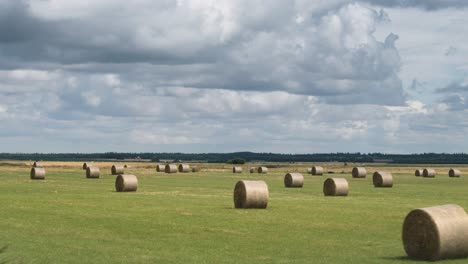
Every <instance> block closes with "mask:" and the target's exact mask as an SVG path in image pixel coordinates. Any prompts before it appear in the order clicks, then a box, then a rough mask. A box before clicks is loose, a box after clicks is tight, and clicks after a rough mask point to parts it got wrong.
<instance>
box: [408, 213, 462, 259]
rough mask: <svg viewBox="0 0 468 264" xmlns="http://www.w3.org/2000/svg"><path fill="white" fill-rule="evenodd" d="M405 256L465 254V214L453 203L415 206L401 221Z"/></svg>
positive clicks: (451, 255)
mask: <svg viewBox="0 0 468 264" xmlns="http://www.w3.org/2000/svg"><path fill="white" fill-rule="evenodd" d="M402 239H403V246H404V248H405V251H406V254H407V255H408V257H410V258H413V259H417V260H430V261H435V260H440V259H447V258H466V257H468V216H467V215H466V212H465V210H463V208H461V207H460V206H458V205H455V204H446V205H440V206H433V207H426V208H418V209H414V210H412V211H411V212H409V214H408V215H407V216H406V218H405V221H404V223H403V233H402Z"/></svg>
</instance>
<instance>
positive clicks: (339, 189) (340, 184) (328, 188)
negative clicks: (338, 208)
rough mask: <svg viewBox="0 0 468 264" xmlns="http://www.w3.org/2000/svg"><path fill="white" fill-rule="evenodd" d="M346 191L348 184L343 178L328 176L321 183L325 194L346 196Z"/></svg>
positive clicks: (347, 190)
mask: <svg viewBox="0 0 468 264" xmlns="http://www.w3.org/2000/svg"><path fill="white" fill-rule="evenodd" d="M348 192H349V185H348V181H347V180H346V179H345V178H328V179H326V180H325V182H324V183H323V194H324V195H325V196H347V195H348Z"/></svg>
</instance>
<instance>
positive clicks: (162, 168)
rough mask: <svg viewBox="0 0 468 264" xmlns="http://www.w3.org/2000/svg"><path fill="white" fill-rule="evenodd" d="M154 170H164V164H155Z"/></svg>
mask: <svg viewBox="0 0 468 264" xmlns="http://www.w3.org/2000/svg"><path fill="white" fill-rule="evenodd" d="M156 171H157V172H164V165H161V164H158V165H156Z"/></svg>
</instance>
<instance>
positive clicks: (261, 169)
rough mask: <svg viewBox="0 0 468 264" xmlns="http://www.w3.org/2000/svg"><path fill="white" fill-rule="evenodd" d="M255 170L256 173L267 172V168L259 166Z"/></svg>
mask: <svg viewBox="0 0 468 264" xmlns="http://www.w3.org/2000/svg"><path fill="white" fill-rule="evenodd" d="M257 172H258V173H268V168H267V167H262V166H260V167H258V169H257Z"/></svg>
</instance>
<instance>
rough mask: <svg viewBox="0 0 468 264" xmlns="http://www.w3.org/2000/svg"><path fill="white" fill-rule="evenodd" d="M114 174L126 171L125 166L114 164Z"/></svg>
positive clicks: (112, 170)
mask: <svg viewBox="0 0 468 264" xmlns="http://www.w3.org/2000/svg"><path fill="white" fill-rule="evenodd" d="M111 173H112V175H118V174H123V173H124V166H122V165H112V168H111Z"/></svg>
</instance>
